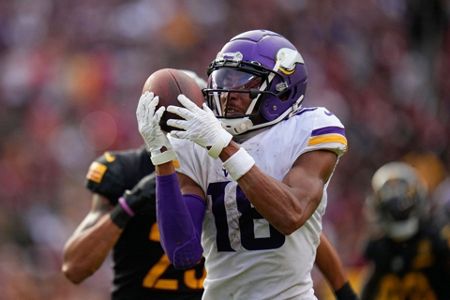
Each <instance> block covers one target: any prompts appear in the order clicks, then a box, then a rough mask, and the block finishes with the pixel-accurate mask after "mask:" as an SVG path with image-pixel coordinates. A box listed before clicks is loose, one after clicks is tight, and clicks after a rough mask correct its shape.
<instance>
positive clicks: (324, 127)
mask: <svg viewBox="0 0 450 300" xmlns="http://www.w3.org/2000/svg"><path fill="white" fill-rule="evenodd" d="M311 121H312V128H311V132H310V136H309V137H308V140H307V144H306V148H305V152H308V151H314V150H330V151H333V152H335V153H336V154H337V155H338V157H339V156H342V155H343V154H344V153H345V152H346V151H347V148H348V146H347V138H346V136H345V128H344V125H343V124H342V123H341V121H340V120H339V119H338V118H337V117H336V116H335V115H334V114H332V113H331V112H329V111H328V110H327V109H326V108H323V107H320V108H318V109H317V110H316V111H315V112H314V116H313V118H312V120H311Z"/></svg>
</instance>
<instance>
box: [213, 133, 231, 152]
mask: <svg viewBox="0 0 450 300" xmlns="http://www.w3.org/2000/svg"><path fill="white" fill-rule="evenodd" d="M231 139H232V136H231V134H229V133H228V132H227V133H226V135H225V134H224V135H223V136H222V137H221V139H220V141H219V142H217V143H215V144H214V145H212V146H211V149H209V150H208V155H209V156H211V157H212V158H218V157H219V155H220V152H222V149H223V148H225V147H226V146H227V145H228V144H229V143H230V141H231Z"/></svg>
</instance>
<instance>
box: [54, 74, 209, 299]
mask: <svg viewBox="0 0 450 300" xmlns="http://www.w3.org/2000/svg"><path fill="white" fill-rule="evenodd" d="M186 73H188V75H190V76H192V77H193V78H194V79H196V81H197V83H199V84H201V82H202V80H201V79H200V78H199V77H198V76H196V74H194V73H192V72H190V71H186ZM203 84H204V86H206V83H205V82H204V81H203ZM204 86H202V87H204ZM153 171H154V167H153V165H152V163H151V161H150V158H149V155H148V153H147V151H146V150H145V148H144V147H142V148H140V149H133V150H127V151H119V152H106V153H105V154H104V155H103V156H101V157H99V158H98V159H96V160H95V161H94V162H93V163H92V164H91V166H90V168H89V171H88V173H87V176H86V177H87V180H86V187H87V188H88V189H89V190H90V191H91V192H92V193H93V195H92V207H91V210H90V211H89V213H88V214H87V216H86V217H85V219H84V220H83V221H82V222H81V224H80V225H79V226H78V228H77V229H76V231H75V232H74V233H73V234H72V236H71V237H70V239H69V240H68V241H67V243H66V245H65V248H64V262H63V266H62V270H63V272H64V274H65V276H66V277H67V278H68V279H69V280H70V281H72V282H74V283H80V282H82V281H83V280H84V279H86V278H87V277H89V276H91V275H92V274H93V273H94V272H95V271H96V270H97V269H98V268H99V267H100V266H101V265H102V263H103V262H104V260H105V259H106V257H107V256H108V254H109V253H110V252H111V250H112V254H113V271H114V279H113V289H112V299H114V300H125V299H126V300H129V299H138V300H139V299H142V300H144V299H201V295H202V293H203V279H204V276H205V273H204V268H203V264H200V265H198V266H196V267H195V268H191V269H187V270H181V271H180V270H176V269H174V267H173V266H172V265H171V264H170V262H169V259H168V258H167V256H166V255H165V254H164V251H163V250H162V248H161V245H160V236H159V231H158V226H157V224H156V211H155V209H156V207H155V176H154V173H153Z"/></svg>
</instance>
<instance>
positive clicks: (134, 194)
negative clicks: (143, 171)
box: [110, 173, 156, 228]
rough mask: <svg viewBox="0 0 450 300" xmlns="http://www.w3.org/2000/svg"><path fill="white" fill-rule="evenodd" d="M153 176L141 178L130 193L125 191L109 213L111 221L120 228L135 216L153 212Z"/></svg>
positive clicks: (154, 189)
mask: <svg viewBox="0 0 450 300" xmlns="http://www.w3.org/2000/svg"><path fill="white" fill-rule="evenodd" d="M155 198H156V188H155V174H154V173H152V174H150V175H147V176H145V177H144V178H142V179H141V180H140V181H139V183H138V184H136V185H135V186H134V188H133V189H132V190H131V191H128V190H127V191H125V193H124V194H123V196H122V197H120V198H119V200H118V203H117V205H116V206H115V207H114V209H113V210H112V211H111V213H110V216H111V220H112V221H113V222H114V223H115V224H116V225H117V226H119V227H120V228H124V227H125V225H126V224H127V223H128V221H129V220H130V219H131V218H132V217H134V216H135V215H137V214H145V213H147V212H151V211H154V210H155Z"/></svg>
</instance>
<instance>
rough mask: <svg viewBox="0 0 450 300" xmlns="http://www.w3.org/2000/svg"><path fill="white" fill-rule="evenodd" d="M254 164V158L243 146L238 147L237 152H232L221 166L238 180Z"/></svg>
mask: <svg viewBox="0 0 450 300" xmlns="http://www.w3.org/2000/svg"><path fill="white" fill-rule="evenodd" d="M254 165H255V160H254V159H253V157H251V155H250V154H248V152H247V151H245V149H244V148H239V150H238V152H236V153H235V154H233V155H232V156H231V157H230V158H228V159H227V160H226V161H225V162H224V163H223V167H224V168H225V169H226V170H227V171H228V174H230V177H231V178H233V180H236V181H237V180H238V179H239V178H241V177H242V175H244V174H245V173H247V172H248V171H249V170H250V169H251V168H252V167H253V166H254Z"/></svg>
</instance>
